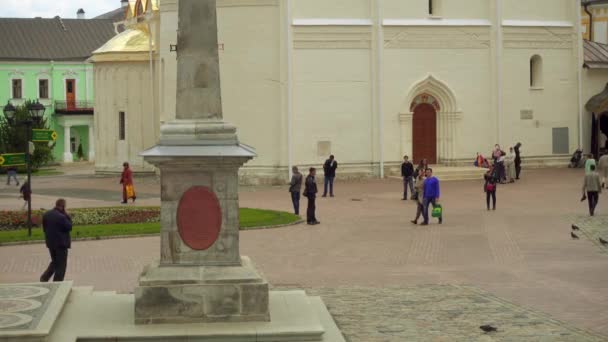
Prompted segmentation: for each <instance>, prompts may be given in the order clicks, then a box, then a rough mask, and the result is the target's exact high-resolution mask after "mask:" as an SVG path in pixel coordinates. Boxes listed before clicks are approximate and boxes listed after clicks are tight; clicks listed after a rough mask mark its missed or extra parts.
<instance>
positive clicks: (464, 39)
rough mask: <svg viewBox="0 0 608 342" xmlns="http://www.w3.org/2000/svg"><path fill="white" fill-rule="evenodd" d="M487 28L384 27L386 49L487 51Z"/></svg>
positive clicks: (488, 46)
mask: <svg viewBox="0 0 608 342" xmlns="http://www.w3.org/2000/svg"><path fill="white" fill-rule="evenodd" d="M490 33H491V29H490V28H487V27H461V28H458V30H454V28H453V27H386V28H385V29H384V46H385V48H386V49H489V48H490V46H491V44H490Z"/></svg>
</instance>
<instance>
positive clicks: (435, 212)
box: [431, 204, 443, 218]
mask: <svg viewBox="0 0 608 342" xmlns="http://www.w3.org/2000/svg"><path fill="white" fill-rule="evenodd" d="M442 213H443V209H442V208H441V205H440V204H437V205H436V206H434V207H433V213H432V214H431V216H433V217H437V218H439V217H441V214H442Z"/></svg>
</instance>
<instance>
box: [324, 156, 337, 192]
mask: <svg viewBox="0 0 608 342" xmlns="http://www.w3.org/2000/svg"><path fill="white" fill-rule="evenodd" d="M337 168H338V162H337V161H336V160H335V158H334V156H333V154H332V155H331V156H329V159H327V160H326V161H325V164H323V173H324V174H325V186H324V187H323V197H327V185H329V196H331V197H334V178H336V169H337Z"/></svg>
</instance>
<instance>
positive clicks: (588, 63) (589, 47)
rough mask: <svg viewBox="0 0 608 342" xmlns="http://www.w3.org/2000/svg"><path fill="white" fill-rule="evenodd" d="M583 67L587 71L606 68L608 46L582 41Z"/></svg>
mask: <svg viewBox="0 0 608 342" xmlns="http://www.w3.org/2000/svg"><path fill="white" fill-rule="evenodd" d="M583 46H584V54H585V65H584V66H585V67H586V68H589V69H606V68H608V45H606V44H602V43H598V42H592V41H589V40H585V41H584V44H583Z"/></svg>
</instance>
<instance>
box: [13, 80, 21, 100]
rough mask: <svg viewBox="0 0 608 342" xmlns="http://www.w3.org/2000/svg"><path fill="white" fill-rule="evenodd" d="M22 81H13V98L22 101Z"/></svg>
mask: <svg viewBox="0 0 608 342" xmlns="http://www.w3.org/2000/svg"><path fill="white" fill-rule="evenodd" d="M21 85H22V84H21V80H19V79H17V80H13V98H14V99H20V98H22V96H23V94H22V91H21V90H22V89H21Z"/></svg>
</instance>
